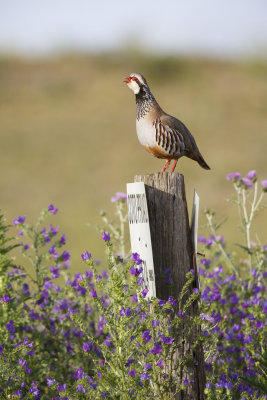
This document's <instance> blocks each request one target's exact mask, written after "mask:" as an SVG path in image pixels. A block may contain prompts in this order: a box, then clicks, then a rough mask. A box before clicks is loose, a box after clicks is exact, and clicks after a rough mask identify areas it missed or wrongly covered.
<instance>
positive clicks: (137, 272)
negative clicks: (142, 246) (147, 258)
mask: <svg viewBox="0 0 267 400" xmlns="http://www.w3.org/2000/svg"><path fill="white" fill-rule="evenodd" d="M142 271H143V268H142V267H140V268H139V269H138V268H136V267H135V266H134V265H133V266H132V267H131V268H130V270H129V272H130V274H131V275H134V276H138V275H140V274H141V272H142Z"/></svg>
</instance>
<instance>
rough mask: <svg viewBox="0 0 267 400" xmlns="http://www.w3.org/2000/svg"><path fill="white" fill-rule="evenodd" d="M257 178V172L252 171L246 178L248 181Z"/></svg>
mask: <svg viewBox="0 0 267 400" xmlns="http://www.w3.org/2000/svg"><path fill="white" fill-rule="evenodd" d="M256 176H257V171H255V170H252V171H249V172H248V173H247V176H246V178H247V179H251V180H253V179H255V178H256Z"/></svg>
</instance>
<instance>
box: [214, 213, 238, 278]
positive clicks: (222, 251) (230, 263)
mask: <svg viewBox="0 0 267 400" xmlns="http://www.w3.org/2000/svg"><path fill="white" fill-rule="evenodd" d="M207 219H208V224H209V227H210V230H211V232H212V234H213V235H214V237H215V238H216V229H215V228H214V225H213V223H212V215H209V214H207ZM215 243H216V244H217V246H218V247H219V249H220V251H221V253H222V255H223V256H224V258H225V260H226V261H227V264H228V265H229V267H230V268H231V269H232V270H233V272H234V273H235V274H237V275H238V271H237V269H236V268H235V266H234V264H233V263H232V261H231V259H230V258H229V257H228V255H227V254H226V251H225V250H224V248H223V246H222V245H221V243H220V242H217V241H216V242H215Z"/></svg>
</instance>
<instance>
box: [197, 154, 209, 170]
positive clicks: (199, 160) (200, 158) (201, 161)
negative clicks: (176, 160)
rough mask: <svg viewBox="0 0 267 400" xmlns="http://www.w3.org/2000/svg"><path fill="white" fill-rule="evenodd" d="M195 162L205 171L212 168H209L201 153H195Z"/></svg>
mask: <svg viewBox="0 0 267 400" xmlns="http://www.w3.org/2000/svg"><path fill="white" fill-rule="evenodd" d="M194 155H195V158H194V159H195V160H196V161H197V162H198V163H199V165H200V166H201V167H202V168H204V169H210V167H209V166H208V164H207V163H206V161H205V160H204V158H203V157H202V155H201V154H200V153H195V154H194Z"/></svg>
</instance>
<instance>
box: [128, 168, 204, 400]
mask: <svg viewBox="0 0 267 400" xmlns="http://www.w3.org/2000/svg"><path fill="white" fill-rule="evenodd" d="M135 182H144V184H145V189H146V198H147V207H148V215H149V223H150V233H151V242H152V251H153V261H154V272H155V284H156V294H157V297H158V298H160V299H168V298H169V296H170V295H173V293H171V292H170V289H169V288H168V286H167V285H166V284H165V279H162V277H163V276H164V271H165V269H166V268H170V269H171V276H172V279H173V286H174V288H175V293H174V295H175V297H176V298H178V297H179V294H180V293H181V290H182V288H183V286H184V284H185V282H186V274H187V273H188V272H189V271H190V269H193V268H194V265H193V258H194V254H193V244H192V240H191V235H190V227H189V219H188V211H187V203H186V196H185V185H184V177H183V175H181V174H177V173H168V172H167V173H155V174H150V175H137V176H135ZM196 273H197V271H196ZM192 289H193V287H192ZM192 289H191V290H192ZM196 311H197V304H196V303H195V304H193V305H192V306H191V307H190V309H189V310H188V311H187V314H189V315H194V314H195V313H196ZM198 333H199V327H198V326H195V327H194V329H193V331H192V333H191V335H190V337H189V338H188V339H187V340H186V342H184V345H183V346H182V348H181V349H179V351H177V354H176V355H175V357H177V358H176V359H181V358H182V357H183V356H189V355H191V356H192V358H193V360H194V365H193V366H184V369H183V371H182V374H181V377H180V378H181V382H184V381H185V380H188V381H189V382H194V383H193V384H189V385H188V386H186V387H185V389H184V390H183V391H181V392H179V393H178V394H177V395H176V396H175V397H173V395H172V394H171V393H170V397H169V398H171V399H175V400H202V399H204V388H205V372H204V359H203V351H202V346H201V345H197V346H196V347H195V348H194V343H195V338H196V336H197V334H198ZM177 336H179V332H177Z"/></svg>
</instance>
